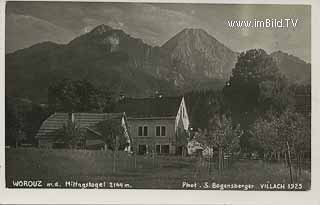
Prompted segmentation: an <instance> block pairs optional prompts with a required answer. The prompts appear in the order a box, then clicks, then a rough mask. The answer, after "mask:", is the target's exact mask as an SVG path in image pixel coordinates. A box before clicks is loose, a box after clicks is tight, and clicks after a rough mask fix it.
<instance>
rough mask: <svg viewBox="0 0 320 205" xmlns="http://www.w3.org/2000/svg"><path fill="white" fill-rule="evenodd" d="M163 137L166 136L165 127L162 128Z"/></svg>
mask: <svg viewBox="0 0 320 205" xmlns="http://www.w3.org/2000/svg"><path fill="white" fill-rule="evenodd" d="M161 136H166V127H165V126H162V127H161Z"/></svg>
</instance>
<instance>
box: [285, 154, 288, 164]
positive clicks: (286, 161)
mask: <svg viewBox="0 0 320 205" xmlns="http://www.w3.org/2000/svg"><path fill="white" fill-rule="evenodd" d="M284 164H285V166H286V167H287V166H288V160H287V152H285V153H284Z"/></svg>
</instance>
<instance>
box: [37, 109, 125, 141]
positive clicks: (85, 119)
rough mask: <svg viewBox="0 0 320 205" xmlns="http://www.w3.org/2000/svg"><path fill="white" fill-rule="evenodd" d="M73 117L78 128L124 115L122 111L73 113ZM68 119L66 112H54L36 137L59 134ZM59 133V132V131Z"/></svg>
mask: <svg viewBox="0 0 320 205" xmlns="http://www.w3.org/2000/svg"><path fill="white" fill-rule="evenodd" d="M73 114H74V119H75V122H76V123H77V125H78V126H79V127H80V128H85V127H92V126H94V125H96V124H97V123H99V122H102V121H105V120H110V119H119V120H121V119H122V117H124V113H73ZM68 119H69V115H68V113H54V114H52V115H51V116H50V117H49V118H48V119H46V120H45V121H44V122H43V123H42V125H41V127H40V129H39V131H38V133H37V135H36V138H40V137H45V138H51V137H56V136H57V135H59V130H61V128H63V126H64V125H65V124H66V123H67V121H68ZM60 134H61V133H60Z"/></svg>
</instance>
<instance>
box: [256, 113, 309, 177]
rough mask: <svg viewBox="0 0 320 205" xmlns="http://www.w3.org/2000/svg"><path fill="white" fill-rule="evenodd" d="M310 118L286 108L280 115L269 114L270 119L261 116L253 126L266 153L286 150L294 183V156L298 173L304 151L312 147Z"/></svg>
mask: <svg viewBox="0 0 320 205" xmlns="http://www.w3.org/2000/svg"><path fill="white" fill-rule="evenodd" d="M308 119H309V118H307V117H304V116H303V115H301V114H299V113H295V112H292V110H286V111H285V112H283V113H282V114H281V115H280V116H274V115H269V118H268V119H262V118H259V119H258V120H257V121H256V122H255V123H254V124H253V126H252V132H253V134H254V135H255V136H256V138H257V141H258V142H259V147H261V148H262V150H263V151H264V153H276V155H274V156H277V157H276V158H277V159H278V160H280V154H281V152H283V150H285V153H286V157H285V158H286V159H287V163H288V165H289V166H288V167H289V170H290V179H291V182H292V183H293V166H292V160H291V159H292V157H293V156H295V157H296V159H297V167H298V173H299V175H300V172H301V161H302V160H303V153H305V152H310V149H311V147H310V146H311V126H310V125H311V124H310V121H309V120H308Z"/></svg>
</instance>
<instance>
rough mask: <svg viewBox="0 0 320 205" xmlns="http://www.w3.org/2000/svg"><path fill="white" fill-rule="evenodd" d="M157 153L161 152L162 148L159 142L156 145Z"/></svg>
mask: <svg viewBox="0 0 320 205" xmlns="http://www.w3.org/2000/svg"><path fill="white" fill-rule="evenodd" d="M156 153H157V154H160V153H161V149H160V145H159V144H157V145H156Z"/></svg>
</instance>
